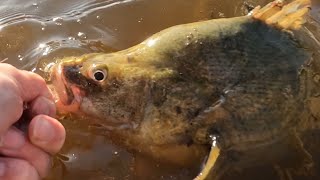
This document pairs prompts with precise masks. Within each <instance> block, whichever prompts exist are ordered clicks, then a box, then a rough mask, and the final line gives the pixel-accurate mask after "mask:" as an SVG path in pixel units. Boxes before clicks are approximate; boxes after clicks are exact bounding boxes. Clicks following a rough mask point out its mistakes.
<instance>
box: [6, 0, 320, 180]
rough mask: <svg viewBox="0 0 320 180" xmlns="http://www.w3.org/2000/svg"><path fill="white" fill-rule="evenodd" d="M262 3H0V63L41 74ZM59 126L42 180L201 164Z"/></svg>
mask: <svg viewBox="0 0 320 180" xmlns="http://www.w3.org/2000/svg"><path fill="white" fill-rule="evenodd" d="M267 2H269V0H247V1H243V0H68V1H62V0H1V2H0V60H3V61H4V62H7V63H10V64H13V65H14V66H16V67H18V68H20V69H26V70H30V71H34V72H36V73H39V74H42V71H43V67H44V65H46V64H48V63H50V62H53V61H54V59H55V58H59V57H64V56H70V55H80V54H84V53H89V52H111V51H116V50H121V49H125V48H127V47H130V46H132V45H135V44H137V43H139V42H141V41H142V40H144V39H145V38H147V37H148V36H150V35H152V34H153V33H155V32H158V31H160V30H162V29H164V28H167V27H170V26H172V25H176V24H182V23H188V22H195V21H200V20H206V19H212V18H219V17H233V16H240V15H245V14H246V13H247V11H248V8H249V7H251V6H256V5H264V4H266V3H267ZM319 4H320V3H319V2H318V1H314V5H313V6H314V8H313V10H312V16H311V20H310V22H309V23H308V24H307V26H306V28H307V30H308V31H310V36H312V37H313V38H314V40H315V43H317V40H320V28H319V26H320V25H319V24H320V10H319V7H320V5H319ZM61 122H62V123H63V124H64V125H65V127H66V129H67V140H66V143H65V145H64V147H63V149H62V150H61V152H60V154H59V155H58V156H57V157H55V158H54V167H53V169H52V171H51V175H50V176H49V177H48V178H47V179H50V180H60V179H66V180H69V179H70V180H72V179H79V180H82V179H83V180H85V179H88V180H89V179H108V180H109V179H192V177H194V176H195V175H196V174H197V172H198V171H199V169H200V166H201V165H196V166H195V168H184V167H174V166H170V165H167V164H160V163H158V162H154V161H152V160H150V159H148V158H146V157H143V156H142V155H139V154H132V153H130V152H127V151H126V150H125V149H122V148H121V147H117V146H115V145H113V144H112V143H111V142H110V141H109V140H108V139H106V138H105V137H104V136H103V132H99V130H98V128H97V127H95V126H92V125H91V123H90V122H88V121H84V120H79V119H74V118H68V117H66V118H61ZM319 144H320V143H319ZM309 146H312V145H309ZM230 174H231V175H227V178H226V179H252V178H254V179H257V178H258V179H279V177H278V176H277V173H276V172H275V171H274V170H273V169H272V168H269V167H257V168H255V169H253V170H250V171H248V172H242V173H239V172H234V173H230ZM232 174H233V175H232ZM228 176H231V177H229V178H228ZM298 179H299V177H298ZM316 179H320V177H318V178H316Z"/></svg>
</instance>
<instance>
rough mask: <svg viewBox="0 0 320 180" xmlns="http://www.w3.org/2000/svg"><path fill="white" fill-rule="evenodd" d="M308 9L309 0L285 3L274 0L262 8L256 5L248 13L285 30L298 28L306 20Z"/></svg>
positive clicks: (309, 6)
mask: <svg viewBox="0 0 320 180" xmlns="http://www.w3.org/2000/svg"><path fill="white" fill-rule="evenodd" d="M310 9H311V1H310V0H294V1H292V2H291V3H289V4H286V5H285V3H284V2H283V1H280V0H276V1H273V2H271V3H269V4H267V5H266V6H264V7H263V8H261V7H260V6H258V7H256V8H255V9H253V10H252V12H251V13H250V14H251V15H252V17H253V18H254V19H258V20H261V21H263V22H265V23H266V24H268V25H273V26H276V27H278V28H280V29H285V30H298V29H300V28H301V26H302V25H303V24H304V23H305V22H306V17H307V14H308V12H309V11H310Z"/></svg>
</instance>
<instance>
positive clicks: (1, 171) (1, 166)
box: [0, 162, 7, 177]
mask: <svg viewBox="0 0 320 180" xmlns="http://www.w3.org/2000/svg"><path fill="white" fill-rule="evenodd" d="M6 168H7V167H6V165H5V163H4V162H0V177H3V176H5V174H6Z"/></svg>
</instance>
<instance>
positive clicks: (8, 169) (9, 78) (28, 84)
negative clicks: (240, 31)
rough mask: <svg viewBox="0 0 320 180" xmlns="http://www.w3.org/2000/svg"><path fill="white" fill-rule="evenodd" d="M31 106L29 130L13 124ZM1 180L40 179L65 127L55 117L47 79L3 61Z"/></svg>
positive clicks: (0, 87)
mask: <svg viewBox="0 0 320 180" xmlns="http://www.w3.org/2000/svg"><path fill="white" fill-rule="evenodd" d="M24 103H28V104H29V105H30V112H31V118H32V119H31V122H30V124H29V126H28V130H27V132H25V133H24V132H22V131H21V130H19V129H17V128H15V127H14V126H13V124H14V123H15V122H16V121H18V120H19V118H20V117H21V115H22V113H23V104H24ZM0 109H1V111H0V117H1V118H0V154H1V155H2V156H1V157H0V179H5V180H24V179H27V180H38V179H40V178H43V177H45V176H46V175H47V174H48V171H49V169H50V167H51V155H53V154H55V153H57V152H58V151H59V150H60V148H61V147H62V145H63V143H64V140H65V129H64V127H63V126H62V125H61V124H60V123H59V122H58V121H57V120H56V119H54V116H55V114H56V108H55V104H54V101H53V97H52V95H51V93H50V91H49V89H48V88H47V86H46V84H45V81H44V80H43V79H42V78H41V77H40V76H39V75H36V74H34V73H32V72H27V71H23V70H18V69H16V68H15V67H13V66H11V65H9V64H4V63H0Z"/></svg>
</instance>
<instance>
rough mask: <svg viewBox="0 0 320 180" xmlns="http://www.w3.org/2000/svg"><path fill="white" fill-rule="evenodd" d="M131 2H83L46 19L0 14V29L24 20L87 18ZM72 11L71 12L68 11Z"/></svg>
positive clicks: (35, 16)
mask: <svg viewBox="0 0 320 180" xmlns="http://www.w3.org/2000/svg"><path fill="white" fill-rule="evenodd" d="M131 1H133V0H122V1H119V0H108V1H102V2H94V3H92V2H90V3H89V2H84V3H81V4H77V6H76V7H74V6H73V7H69V8H68V9H67V10H65V12H62V13H61V14H60V15H58V16H57V13H55V15H48V16H47V17H44V16H43V15H42V16H39V15H37V14H38V13H33V14H31V13H17V12H14V13H11V14H4V15H3V14H2V17H1V16H0V28H1V26H4V25H8V24H12V23H17V22H21V21H25V20H36V21H39V22H43V23H46V22H51V21H54V20H55V19H56V18H57V17H59V18H61V19H65V20H73V19H78V18H81V17H84V16H87V15H88V14H90V13H92V12H95V11H97V10H101V9H105V8H110V7H112V6H115V5H119V4H123V3H128V2H131ZM70 9H72V10H70ZM13 11H14V10H13Z"/></svg>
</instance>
